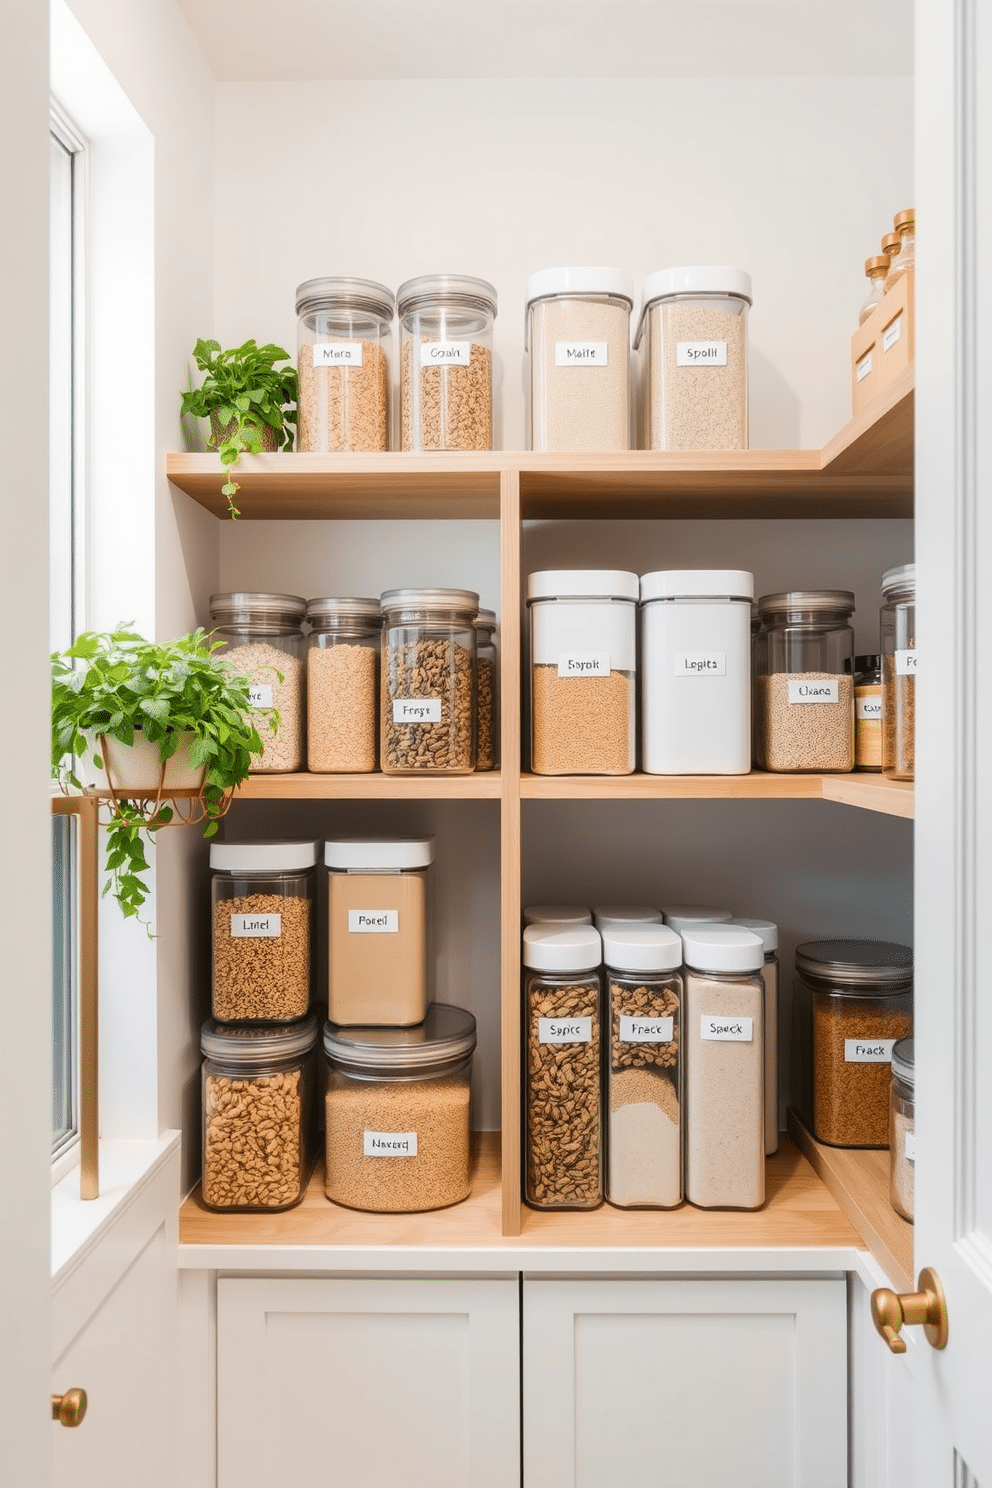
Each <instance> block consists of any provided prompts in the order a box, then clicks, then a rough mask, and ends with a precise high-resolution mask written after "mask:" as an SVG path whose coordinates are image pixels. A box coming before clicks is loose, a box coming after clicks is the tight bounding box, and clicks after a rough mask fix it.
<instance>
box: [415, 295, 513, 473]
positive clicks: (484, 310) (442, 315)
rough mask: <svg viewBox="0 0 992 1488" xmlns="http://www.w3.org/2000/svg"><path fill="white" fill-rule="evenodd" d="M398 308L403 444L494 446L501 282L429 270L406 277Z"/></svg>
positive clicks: (426, 447) (441, 447)
mask: <svg viewBox="0 0 992 1488" xmlns="http://www.w3.org/2000/svg"><path fill="white" fill-rule="evenodd" d="M396 310H397V314H398V315H399V318H400V331H401V338H400V339H401V346H400V368H401V375H400V411H401V421H402V447H403V449H404V450H488V449H492V447H493V321H494V320H495V317H496V291H495V289H494V288H493V286H492V285H491V284H489V283H487V281H486V280H485V279H472V278H469V277H468V276H466V275H464V274H423V275H421V277H420V278H419V279H408V280H407V282H406V283H405V284H401V285H400V287H399V289H398V290H397V293H396Z"/></svg>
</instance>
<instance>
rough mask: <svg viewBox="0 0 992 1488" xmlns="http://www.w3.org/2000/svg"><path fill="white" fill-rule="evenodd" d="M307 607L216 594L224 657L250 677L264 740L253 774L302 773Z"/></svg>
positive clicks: (291, 598)
mask: <svg viewBox="0 0 992 1488" xmlns="http://www.w3.org/2000/svg"><path fill="white" fill-rule="evenodd" d="M306 609H307V602H306V600H305V599H301V598H300V597H299V595H296V594H261V593H255V594H249V593H242V592H236V593H229V594H211V596H210V618H211V619H212V620H214V621H216V629H215V631H214V635H215V637H216V639H217V640H219V641H222V642H223V643H224V647H225V649H224V651H223V652H221V653H219V654H221V655H222V656H223V657H224V659H225V660H226V661H227V662H229V663H230V665H231V667H232V668H233V669H234V670H235V671H236V672H240V673H241V675H242V676H243V677H247V679H248V683H249V686H250V696H251V702H252V711H251V713H250V715H249V716H250V718H251V721H252V723H254V725H255V727H256V728H257V729H258V732H259V736H260V738H261V740H262V746H263V748H262V753H261V755H260V756H253V757H252V766H251V770H252V774H267V773H277V772H287V771H292V770H302V769H303V760H304V739H305V683H304V660H303V654H304V650H305V645H306V643H305V641H304V639H303V630H302V625H303V617H304V616H305V614H306Z"/></svg>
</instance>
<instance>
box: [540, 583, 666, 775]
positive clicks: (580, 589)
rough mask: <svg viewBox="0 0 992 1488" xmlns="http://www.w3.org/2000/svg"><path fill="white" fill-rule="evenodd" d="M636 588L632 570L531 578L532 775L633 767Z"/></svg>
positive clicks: (616, 770)
mask: <svg viewBox="0 0 992 1488" xmlns="http://www.w3.org/2000/svg"><path fill="white" fill-rule="evenodd" d="M639 592H640V588H639V581H638V577H637V575H636V574H633V573H623V572H618V571H615V570H612V569H550V570H545V571H544V572H541V573H532V574H530V575H529V577H528V579H527V605H528V608H529V610H530V640H531V768H532V769H533V770H534V773H535V774H537V775H630V774H631V773H632V772H633V769H634V764H635V759H636V749H637V738H636V714H635V707H636V692H637V597H638V594H639Z"/></svg>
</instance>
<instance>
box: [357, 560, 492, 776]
mask: <svg viewBox="0 0 992 1488" xmlns="http://www.w3.org/2000/svg"><path fill="white" fill-rule="evenodd" d="M381 605H382V618H383V628H382V667H381V672H382V707H381V715H380V716H381V722H380V728H381V735H382V740H381V749H380V764H381V766H382V769H383V771H384V773H385V774H387V775H421V774H424V775H470V774H471V773H472V771H473V770H474V769H475V699H476V678H475V647H476V635H477V632H476V629H475V620H476V616H477V615H478V613H479V596H478V595H477V594H475V593H474V592H473V591H472V590H470V589H389V590H387V592H386V593H385V594H383V595H382V598H381Z"/></svg>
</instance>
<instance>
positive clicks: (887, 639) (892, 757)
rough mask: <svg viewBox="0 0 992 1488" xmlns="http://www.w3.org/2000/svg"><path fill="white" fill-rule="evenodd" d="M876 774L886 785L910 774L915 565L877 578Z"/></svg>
mask: <svg viewBox="0 0 992 1488" xmlns="http://www.w3.org/2000/svg"><path fill="white" fill-rule="evenodd" d="M882 598H883V601H884V603H883V605H882V613H881V632H882V769H883V771H884V773H885V774H886V775H888V776H889V777H890V779H892V780H912V779H913V777H914V775H915V773H916V564H915V563H904V564H902V565H901V566H900V567H899V568H890V569H889V570H888V572H887V573H885V574H883V576H882Z"/></svg>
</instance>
